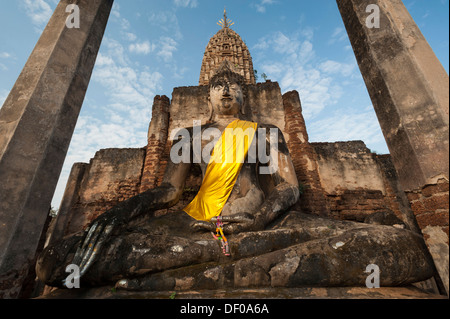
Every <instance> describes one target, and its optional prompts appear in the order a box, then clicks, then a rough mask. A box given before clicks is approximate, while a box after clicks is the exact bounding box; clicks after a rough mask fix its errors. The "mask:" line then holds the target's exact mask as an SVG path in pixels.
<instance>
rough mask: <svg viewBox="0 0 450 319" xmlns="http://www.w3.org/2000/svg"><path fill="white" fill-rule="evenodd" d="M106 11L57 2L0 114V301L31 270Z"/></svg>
mask: <svg viewBox="0 0 450 319" xmlns="http://www.w3.org/2000/svg"><path fill="white" fill-rule="evenodd" d="M69 4H76V5H78V8H79V9H80V15H79V17H80V23H79V28H68V27H67V25H66V20H67V19H68V17H69V15H71V12H66V9H67V6H68V5H69ZM112 4H113V0H61V1H60V3H59V5H58V6H57V8H56V10H55V12H54V14H53V16H52V17H51V19H50V21H49V23H48V25H47V27H46V28H45V30H44V32H43V33H42V36H41V37H40V39H39V41H38V43H37V45H36V47H35V48H34V50H33V52H32V53H31V56H30V57H29V59H28V61H27V63H26V65H25V67H24V69H23V70H22V73H21V74H20V76H19V78H18V79H17V82H16V83H15V85H14V87H13V88H12V90H11V92H10V94H9V96H8V97H7V99H6V101H5V103H4V105H3V107H2V108H1V110H0V180H1V183H0V298H1V297H3V298H16V297H18V296H19V294H20V290H21V287H22V285H23V280H24V278H25V277H26V275H27V273H28V270H29V269H30V267H33V259H34V257H35V254H36V247H37V245H38V241H39V238H40V236H41V232H42V228H43V226H44V223H45V220H46V218H47V214H48V211H49V207H50V203H51V199H52V196H53V193H54V190H55V188H56V183H57V181H58V178H59V174H60V172H61V168H62V165H63V163H64V159H65V156H66V153H67V149H68V147H69V143H70V140H71V138H72V134H73V130H74V128H75V124H76V122H77V118H78V115H79V112H80V109H81V105H82V103H83V100H84V96H85V93H86V89H87V87H88V83H89V80H90V77H91V73H92V69H93V67H94V63H95V60H96V57H97V52H98V50H99V47H100V43H101V41H102V38H103V34H104V31H105V28H106V24H107V21H108V18H109V14H110V11H111V7H112Z"/></svg>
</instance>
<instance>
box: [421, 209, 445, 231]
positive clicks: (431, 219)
mask: <svg viewBox="0 0 450 319" xmlns="http://www.w3.org/2000/svg"><path fill="white" fill-rule="evenodd" d="M416 219H417V223H418V224H419V227H420V229H424V228H425V227H427V226H443V227H445V226H448V211H447V212H432V213H426V214H421V215H419V216H417V217H416Z"/></svg>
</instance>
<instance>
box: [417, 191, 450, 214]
mask: <svg viewBox="0 0 450 319" xmlns="http://www.w3.org/2000/svg"><path fill="white" fill-rule="evenodd" d="M448 200H449V196H448V194H445V195H439V196H432V197H428V198H426V199H424V200H423V201H422V202H423V205H424V208H425V210H427V211H435V210H438V209H447V210H448V208H449V207H448V206H449V205H448V204H449V202H448Z"/></svg>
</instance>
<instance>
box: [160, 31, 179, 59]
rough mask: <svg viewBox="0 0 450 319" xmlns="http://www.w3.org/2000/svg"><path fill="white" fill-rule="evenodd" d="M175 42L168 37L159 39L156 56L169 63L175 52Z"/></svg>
mask: <svg viewBox="0 0 450 319" xmlns="http://www.w3.org/2000/svg"><path fill="white" fill-rule="evenodd" d="M177 45H178V44H177V42H176V41H175V40H174V39H172V38H170V37H161V39H160V43H159V50H158V56H159V57H161V58H162V59H163V60H164V61H165V62H169V61H171V60H172V58H173V53H174V52H175V51H177Z"/></svg>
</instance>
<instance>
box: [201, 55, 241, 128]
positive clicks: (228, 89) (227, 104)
mask: <svg viewBox="0 0 450 319" xmlns="http://www.w3.org/2000/svg"><path fill="white" fill-rule="evenodd" d="M243 83H244V78H243V77H242V76H241V75H240V74H238V73H236V72H235V71H234V70H232V68H231V67H230V64H229V62H224V63H223V64H222V65H221V67H220V68H219V69H218V70H217V72H216V73H215V74H214V76H213V77H212V78H211V80H210V82H209V98H208V102H209V107H210V109H211V119H214V117H215V116H236V117H238V116H239V114H244V113H243V108H244V88H243V87H244V86H243Z"/></svg>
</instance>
